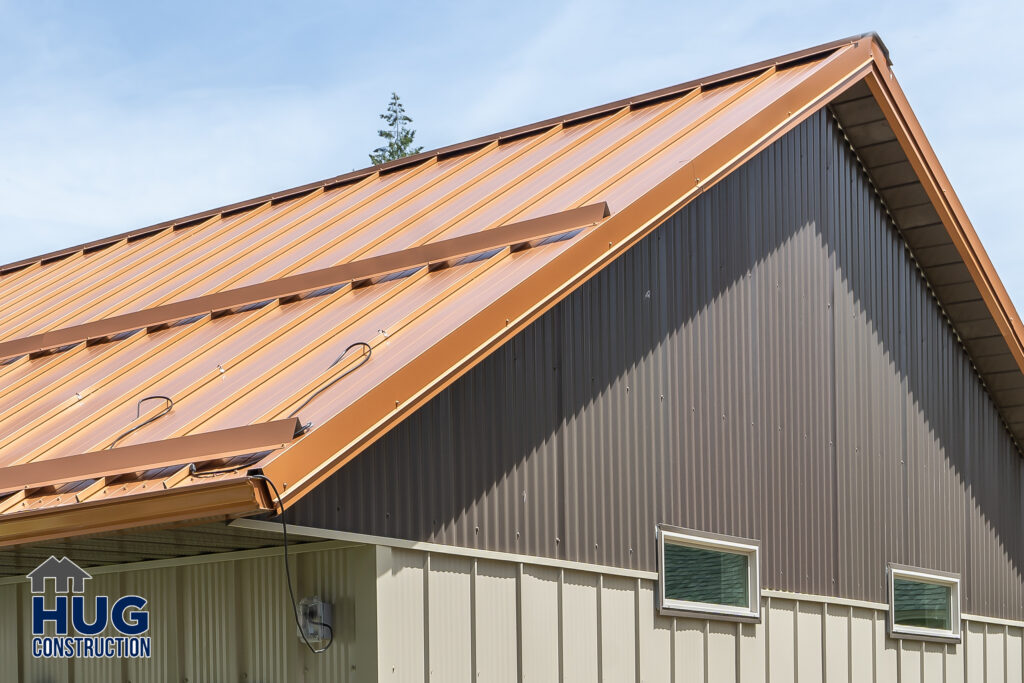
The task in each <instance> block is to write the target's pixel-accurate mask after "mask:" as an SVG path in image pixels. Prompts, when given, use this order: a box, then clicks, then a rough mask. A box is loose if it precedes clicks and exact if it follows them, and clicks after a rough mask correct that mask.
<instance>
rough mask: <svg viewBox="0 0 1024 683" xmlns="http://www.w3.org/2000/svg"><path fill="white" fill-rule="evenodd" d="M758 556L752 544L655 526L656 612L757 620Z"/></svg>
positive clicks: (758, 605)
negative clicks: (656, 533)
mask: <svg viewBox="0 0 1024 683" xmlns="http://www.w3.org/2000/svg"><path fill="white" fill-rule="evenodd" d="M759 551H760V544H759V543H758V542H757V541H750V540H747V539H742V538H733V537H731V536H719V535H716V534H708V533H704V532H700V531H692V530H690V529H680V528H678V527H672V526H668V525H664V524H662V525H659V526H658V594H659V608H660V611H661V613H662V614H672V615H687V616H701V617H713V618H719V619H733V620H737V621H757V620H759V619H760V618H761V571H760V552H759Z"/></svg>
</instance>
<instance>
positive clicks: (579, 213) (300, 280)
mask: <svg viewBox="0 0 1024 683" xmlns="http://www.w3.org/2000/svg"><path fill="white" fill-rule="evenodd" d="M608 215H609V212H608V204H607V203H606V202H599V203H597V204H588V205H586V206H581V207H579V208H576V209H569V210H568V211H561V212H559V213H553V214H550V215H547V216H541V217H540V218H531V219H530V220H525V221H520V222H518V223H509V224H508V225H502V226H500V227H497V228H492V229H490V230H483V231H481V232H475V233H472V234H469V235H461V236H459V237H452V238H450V239H446V240H440V241H437V242H431V243H429V244H424V245H421V246H418V247H411V248H409V249H404V250H402V251H397V252H393V253H390V254H382V255H380V256H372V257H370V258H365V259H360V260H358V261H351V262H349V263H342V264H341V265H337V266H331V267H330V268H322V269H320V270H314V271H311V272H308V273H300V274H299V275H290V276H288V277H283V278H280V279H277V280H271V281H269V282H259V283H257V284H254V285H247V286H245V287H237V288H235V289H229V290H225V291H223V292H215V293H213V294H206V295H203V296H200V297H196V298H194V299H187V300H185V301H177V302H174V303H170V304H164V305H162V306H154V307H152V308H147V309H144V310H141V311H133V312H132V313H125V314H123V315H115V316H112V317H110V318H104V319H102V320H95V321H93V322H88V323H83V324H81V325H72V326H70V327H64V328H60V329H56V330H50V331H49V332H43V333H41V334H34V335H32V336H29V337H22V338H20V339H11V340H9V341H5V342H0V359H6V358H13V357H16V356H21V355H24V354H26V353H40V352H43V351H50V350H53V349H57V348H60V347H61V346H67V345H68V344H77V343H79V342H84V341H89V340H93V339H105V338H107V337H111V336H113V335H115V334H120V333H121V332H130V331H132V330H139V329H142V328H144V327H145V328H151V327H159V326H160V325H167V324H169V323H175V322H178V321H179V320H185V319H187V318H191V317H194V316H197V315H205V314H207V313H217V312H221V311H229V310H232V309H235V308H239V307H241V306H246V305H248V304H255V303H259V302H261V301H270V300H273V299H285V298H289V297H295V296H301V295H303V294H307V293H309V292H312V291H315V290H317V289H321V288H324V287H333V286H335V285H341V284H345V283H347V282H358V281H360V280H367V279H370V278H374V277H380V276H382V275H387V274H389V273H399V272H401V271H403V270H409V269H411V268H416V267H418V266H427V265H430V264H434V263H444V262H447V261H452V260H454V259H458V258H461V257H463V256H471V255H473V254H479V253H481V252H485V251H490V250H491V249H500V248H503V247H508V246H516V245H520V244H525V243H529V242H533V241H536V240H541V239H544V238H545V237H551V236H552V235H559V234H562V233H566V232H569V231H571V230H574V229H576V228H582V227H585V226H587V225H592V224H594V223H597V222H598V221H600V220H601V219H603V218H605V217H607V216H608Z"/></svg>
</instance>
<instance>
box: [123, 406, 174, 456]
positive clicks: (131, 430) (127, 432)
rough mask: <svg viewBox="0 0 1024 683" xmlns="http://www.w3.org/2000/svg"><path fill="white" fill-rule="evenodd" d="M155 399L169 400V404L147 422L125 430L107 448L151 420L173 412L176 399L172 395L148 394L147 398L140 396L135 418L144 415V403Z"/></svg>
mask: <svg viewBox="0 0 1024 683" xmlns="http://www.w3.org/2000/svg"><path fill="white" fill-rule="evenodd" d="M153 400H161V401H166V402H167V406H166V407H165V408H164V409H163V410H161V411H160V412H159V413H157V414H156V415H154V416H153V417H151V418H149V419H148V420H146V421H145V422H143V423H142V424H137V425H135V426H134V427H132V428H131V429H129V430H128V431H126V432H124V433H123V434H121V435H120V436H118V437H117V438H116V439H114V440H113V441H111V442H110V445H108V446H107V449H110V448H113V447H114V446H115V445H116V444H117V442H118V441H120V440H121V439H123V438H124V437H126V436H128V435H129V434H131V433H132V432H134V431H137V430H139V429H142V428H143V427H145V426H146V425H148V424H149V423H150V422H153V421H155V420H159V419H160V418H161V417H163V416H164V415H166V414H167V413H169V412H171V408H173V407H174V399H173V398H171V397H170V396H160V395H155V396H147V397H145V398H140V399H139V402H138V403H137V404H136V406H135V419H136V420H138V419H139V417H141V416H142V404H143V403H145V402H146V401H153Z"/></svg>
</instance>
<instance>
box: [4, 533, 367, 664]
mask: <svg viewBox="0 0 1024 683" xmlns="http://www.w3.org/2000/svg"><path fill="white" fill-rule="evenodd" d="M331 545H338V544H331ZM319 547H320V548H323V547H324V546H323V545H322V544H320V545H319ZM72 559H74V558H72ZM373 562H374V554H373V550H372V548H351V549H345V548H335V549H327V550H323V549H321V550H314V549H313V546H306V547H304V548H302V547H300V548H297V549H296V553H295V554H294V555H293V565H292V567H293V576H294V579H295V585H296V591H297V593H296V598H299V599H301V598H302V597H304V596H306V595H314V594H316V595H320V596H321V597H323V598H325V599H327V600H329V601H331V602H332V603H333V605H334V609H335V629H336V632H335V636H336V640H335V643H334V645H333V646H332V647H331V648H330V649H329V650H328V651H327V653H325V654H324V655H313V654H311V653H309V652H308V651H307V650H306V649H305V646H304V645H303V644H302V643H301V641H300V640H299V638H298V635H297V632H296V628H295V623H294V621H293V620H292V616H291V614H290V609H291V607H290V603H289V601H288V598H287V593H286V588H285V583H284V565H283V563H282V560H281V549H280V548H273V549H270V550H267V551H252V552H244V553H234V554H228V555H213V556H205V557H203V558H200V559H198V560H193V559H190V560H187V561H186V564H179V565H177V566H162V565H165V564H166V563H161V562H156V563H143V565H144V566H145V568H143V569H132V568H131V565H129V566H128V567H127V568H117V567H114V568H102V569H98V570H97V569H90V570H89V571H90V572H92V573H93V579H92V580H91V581H87V582H86V589H87V593H86V595H87V597H90V596H94V595H98V594H107V595H118V596H119V595H124V594H137V595H140V596H142V597H144V598H146V599H147V600H148V601H149V604H148V606H147V609H148V610H149V613H150V630H149V634H148V635H150V636H151V637H152V639H153V657H152V658H151V659H149V660H143V659H140V660H66V659H51V660H45V659H34V658H33V657H32V653H31V649H30V648H31V637H32V636H31V612H30V609H31V599H30V593H29V586H28V583H27V581H21V582H20V583H17V584H10V583H6V584H5V583H0V683H8V682H11V683H14V682H20V683H92V682H95V683H113V682H115V681H123V682H125V683H128V682H132V683H205V682H207V681H210V682H223V681H232V682H233V681H243V682H245V683H261V682H263V681H266V682H271V681H282V682H284V681H287V682H292V681H332V682H333V681H339V682H346V681H365V680H367V679H368V678H370V677H372V669H373V661H374V658H375V645H374V637H375V633H374V630H373V626H372V625H373V615H372V609H373V594H374V583H373V582H374V573H373V571H374V567H373ZM4 581H9V580H4ZM87 602H89V601H87ZM367 609H369V610H371V611H370V613H369V614H368V615H367V614H365V613H364V612H365V610H367ZM360 623H361V624H362V625H363V627H362V628H357V624H360ZM104 635H108V634H104ZM109 635H116V634H115V633H110V634H109Z"/></svg>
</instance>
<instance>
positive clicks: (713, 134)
mask: <svg viewBox="0 0 1024 683" xmlns="http://www.w3.org/2000/svg"><path fill="white" fill-rule="evenodd" d="M891 78H892V77H891V71H890V70H889V65H888V61H887V54H886V53H885V50H884V47H883V46H882V45H881V43H880V42H879V41H878V40H877V37H874V36H871V35H867V36H859V37H856V38H852V39H848V40H844V41H837V42H834V43H830V44H827V45H824V46H821V47H819V48H814V49H811V50H805V51H802V52H799V53H795V54H793V55H788V56H786V57H781V58H778V59H775V60H770V61H767V62H762V63H760V64H756V65H752V66H750V67H745V68H743V69H738V70H734V71H732V72H728V73H726V74H722V75H719V76H717V77H712V78H708V79H703V80H701V81H697V82H693V83H688V84H683V85H681V86H676V87H673V88H668V89H665V90H662V91H657V92H655V93H650V94H648V95H645V96H641V97H637V98H632V99H630V100H624V101H620V102H616V103H612V104H611V105H606V106H604V107H598V108H594V109H591V110H587V111H584V112H579V113H578V114H575V115H570V116H567V117H561V118H559V119H552V120H549V121H545V122H541V123H538V124H534V125H531V126H526V127H523V128H520V129H516V130H513V131H507V132H506V133H502V134H498V135H495V136H490V137H487V138H481V139H478V140H474V141H470V142H468V143H464V144H462V145H455V146H453V147H449V148H445V149H442V150H438V151H435V152H431V153H426V154H421V155H417V156H415V157H410V158H407V159H403V160H400V161H398V162H393V163H391V164H388V165H386V166H381V167H377V168H372V169H366V170H364V171H359V172H355V173H352V174H347V175H345V176H339V177H337V178H333V179H329V180H326V181H322V182H320V183H314V184H312V185H308V186H304V187H301V188H296V189H293V190H288V191H285V192H282V193H278V194H276V195H273V196H270V197H264V198H259V199H256V200H252V201H250V202H242V203H239V204H235V205H232V206H230V207H225V208H223V209H219V210H214V211H211V212H208V213H204V214H198V215H195V216H191V217H188V218H185V219H181V220H179V221H172V222H168V223H164V224H160V225H157V226H152V227H150V228H145V229H142V230H139V231H135V232H132V233H126V234H124V235H120V236H116V237H114V238H110V239H108V240H100V241H97V242H93V243H90V244H88V245H83V246H81V247H77V248H72V249H68V250H64V251H61V252H55V253H53V254H48V255H46V256H43V257H40V258H38V259H29V260H25V261H20V262H18V263H15V264H10V265H8V266H5V267H2V268H0V272H2V273H3V275H0V310H3V311H4V315H3V318H2V319H0V362H2V363H3V365H0V392H2V393H0V544H15V543H24V542H29V541H40V540H44V539H48V538H60V537H65V536H70V535H75V534H83V533H96V532H101V531H108V530H114V529H122V528H129V527H138V526H143V525H151V524H161V523H172V522H179V521H183V520H190V519H199V518H211V517H218V516H219V517H226V516H236V515H245V514H253V513H256V512H260V511H264V510H268V509H271V508H272V506H273V501H272V499H271V494H270V492H269V490H268V489H267V487H266V486H265V484H264V483H263V482H262V480H259V479H254V478H251V477H249V476H247V473H248V472H250V471H252V470H258V471H261V472H262V473H263V474H264V475H265V476H266V477H268V478H269V479H271V480H272V481H273V482H275V485H276V486H277V488H278V489H279V490H280V492H281V493H282V498H283V502H284V503H285V505H289V504H291V503H293V502H294V501H295V500H297V499H298V498H299V497H301V496H302V495H303V494H304V493H306V492H308V491H309V490H310V489H311V488H312V487H314V486H315V485H316V484H317V483H318V482H320V481H322V480H323V479H324V478H325V477H327V476H329V475H330V474H331V473H332V472H334V471H336V470H337V469H338V468H339V467H341V466H342V465H343V464H344V463H345V462H347V461H348V460H350V459H351V458H352V457H354V456H355V455H356V454H358V453H359V452H360V450H362V449H363V448H365V447H366V446H367V445H368V444H369V443H371V442H372V441H373V440H374V439H376V438H377V437H379V436H380V435H381V434H383V433H384V432H385V431H387V430H388V429H389V428H391V427H392V426H394V425H395V424H397V422H398V421H400V420H401V419H403V418H404V417H405V416H406V415H408V414H409V413H410V412H412V411H414V410H415V409H416V408H417V407H418V406H420V405H422V404H423V403H424V402H425V401H426V400H428V399H429V398H430V397H431V396H433V395H434V394H436V393H437V392H438V391H440V390H441V389H443V388H444V387H445V386H446V385H447V384H449V383H450V382H452V381H454V379H456V378H457V377H458V376H459V375H460V374H461V373H463V372H465V371H466V370H467V369H469V368H470V367H471V366H472V365H473V364H474V363H475V362H477V361H479V360H480V359H481V358H483V357H484V356H485V355H487V354H488V353H489V352H490V351H491V350H492V349H494V348H496V347H497V346H498V345H499V344H501V343H502V342H503V341H504V340H506V339H508V338H509V337H510V336H511V335H513V334H515V333H516V332H517V331H518V330H520V329H522V328H523V327H524V326H525V325H527V324H529V323H530V322H531V321H532V320H533V319H535V318H536V317H537V316H538V315H540V314H541V313H543V312H544V311H545V310H546V309H547V308H549V307H550V306H552V305H554V303H556V302H557V301H558V300H559V299H560V298H562V297H564V296H565V295H566V294H568V293H569V292H570V291H571V290H572V289H573V288H574V287H576V286H578V285H579V284H580V283H582V282H583V281H585V280H586V279H587V278H589V277H591V276H592V275H593V274H594V273H596V272H597V271H598V270H600V268H602V267H603V266H604V265H605V264H607V263H609V262H611V261H612V260H614V259H615V258H616V257H617V256H618V255H619V254H621V253H623V251H625V250H626V249H628V248H629V247H630V246H631V245H632V244H634V243H635V242H636V241H637V240H639V239H641V238H642V237H643V236H644V235H645V234H647V233H649V232H650V231H651V230H653V229H654V228H655V227H656V226H657V225H658V224H659V223H660V222H661V221H662V220H664V219H665V218H667V217H668V216H669V215H671V213H673V212H674V211H676V210H678V208H679V207H681V206H682V205H684V204H685V203H686V202H688V201H690V200H692V199H693V198H694V197H695V196H697V195H698V194H699V193H700V192H701V191H702V190H703V189H705V188H706V187H708V186H710V185H711V184H714V183H715V182H717V181H718V180H720V179H721V178H723V177H724V176H725V175H727V174H728V173H729V172H730V171H731V170H733V169H734V168H736V167H737V166H738V165H740V164H742V163H743V162H744V161H745V160H746V159H748V158H750V157H751V156H752V155H754V154H756V153H757V152H758V151H760V150H761V149H763V148H764V147H765V146H767V145H768V144H770V143H771V142H772V141H774V140H776V139H778V137H780V136H781V135H783V134H784V133H785V132H786V131H788V130H790V129H791V128H792V127H793V126H795V125H797V124H798V123H799V122H800V121H802V120H803V119H804V118H806V116H808V115H810V114H811V113H813V112H814V111H816V110H817V109H820V108H821V107H822V106H824V105H826V104H828V103H829V102H831V101H833V100H834V99H835V98H837V97H838V96H840V95H841V94H843V93H845V92H847V91H849V90H850V88H851V87H854V86H855V85H857V84H859V83H864V82H877V83H882V86H879V87H883V88H885V87H889V86H888V85H886V84H891V83H892V82H893V81H892V80H891ZM894 106H896V107H903V106H905V104H904V103H903V101H902V100H900V101H897V102H896V104H895V105H894ZM915 135H917V132H916V131H915ZM920 140H923V136H920ZM912 142H913V143H914V144H916V145H920V144H921V142H920V141H919V140H918V139H917V138H916V137H914V138H913V139H912ZM924 145H925V146H926V145H927V143H926V142H924ZM935 163H936V166H937V162H935ZM939 172H941V169H940V170H939ZM943 177H944V176H943ZM950 192H951V191H950ZM965 221H966V217H963V220H962V221H961V223H963V225H965V226H966V227H965V228H964V227H962V226H961V227H960V228H958V229H961V232H963V234H965V235H967V237H968V238H969V241H971V243H972V244H973V245H974V248H975V250H976V251H977V252H978V253H981V254H983V251H981V248H980V244H978V243H977V239H976V237H974V236H973V230H972V229H970V224H969V223H966V222H965ZM958 225H960V224H958ZM951 230H952V228H951ZM984 274H985V277H986V278H987V279H986V281H987V282H989V283H992V282H994V283H996V284H998V278H997V277H996V276H995V274H994V272H992V271H991V266H988V270H987V271H986V272H985V273H984ZM1000 287H1001V286H1000ZM1001 296H1002V298H999V297H996V298H994V299H993V301H994V306H995V307H994V308H993V311H994V313H992V315H993V316H996V315H1000V311H1002V313H1001V315H1003V317H1004V318H1005V319H1008V320H1009V321H1011V325H1010V327H1008V328H1006V329H1008V330H1009V331H1010V333H1012V334H1009V335H1008V336H1007V340H1008V341H1007V344H1008V348H1009V347H1010V346H1012V345H1014V344H1015V346H1013V348H1015V349H1016V352H1015V353H1017V355H1016V356H1015V358H1016V359H1017V363H1018V371H1019V369H1020V368H1024V353H1020V350H1021V349H1022V348H1024V347H1022V346H1021V342H1020V339H1021V337H1024V335H1022V334H1021V331H1020V326H1019V322H1015V321H1016V317H1015V315H1016V314H1015V312H1014V311H1013V309H1012V306H1011V305H1010V304H1009V300H1008V298H1006V297H1005V292H1003V293H1002V295H1001ZM995 304H998V305H997V306H996V305H995ZM1000 307H1001V308H1000ZM1014 324H1015V325H1016V327H1013V325H1014ZM1014 335H1015V336H1014ZM359 342H365V343H366V344H367V345H369V347H372V349H373V351H372V355H371V356H370V357H369V358H368V359H367V358H366V357H364V356H363V355H362V354H363V353H364V350H365V347H358V348H356V349H354V350H353V351H352V352H351V353H350V354H348V355H347V356H345V357H344V358H343V359H342V360H341V361H340V362H337V363H336V364H334V363H335V362H336V359H337V358H338V356H339V354H341V353H342V351H343V350H345V349H346V348H348V347H349V346H350V345H351V344H354V343H359ZM334 380H338V381H334ZM332 382H333V383H332ZM318 392H319V393H318ZM153 395H160V396H169V397H171V398H173V400H174V404H173V408H172V409H171V410H170V412H169V413H167V414H166V415H165V416H163V417H160V418H158V419H154V420H153V421H151V422H147V420H150V419H152V418H154V417H156V416H157V414H158V413H160V412H161V411H162V410H163V408H164V407H165V404H164V403H163V402H162V401H153V402H148V403H145V404H143V405H142V406H141V410H140V412H139V414H138V416H137V414H136V409H137V402H138V401H139V400H140V399H142V398H145V397H147V396H153ZM310 397H313V398H312V400H311V401H309V402H308V404H307V405H303V404H305V403H306V401H307V400H308V399H310ZM300 406H301V409H300V410H299V411H298V413H297V415H294V413H295V411H296V409H297V408H299V407H300ZM140 425H141V427H140V428H139V429H136V430H135V431H133V432H131V433H130V434H128V435H127V436H125V437H124V438H123V439H122V440H120V441H118V442H117V443H116V446H115V447H114V448H110V446H111V445H112V443H113V442H114V440H115V439H116V438H117V437H118V436H119V435H121V434H123V433H124V432H125V431H126V430H128V429H129V428H131V427H133V426H140ZM191 467H196V468H198V470H199V471H200V472H202V471H204V470H216V469H223V468H237V469H236V471H234V472H230V473H226V474H221V475H217V476H212V477H196V476H193V475H192V469H191Z"/></svg>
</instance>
